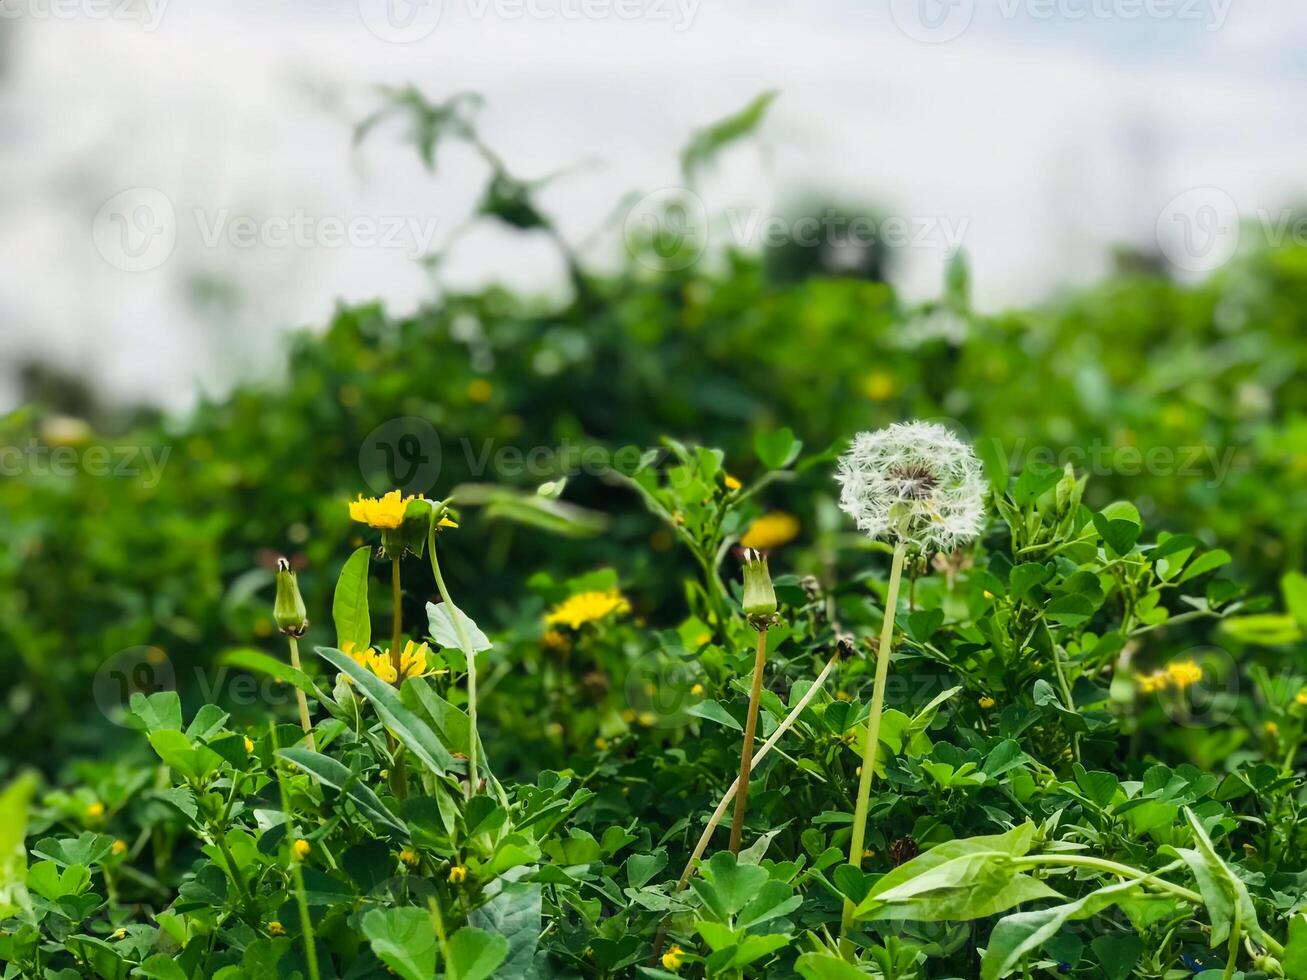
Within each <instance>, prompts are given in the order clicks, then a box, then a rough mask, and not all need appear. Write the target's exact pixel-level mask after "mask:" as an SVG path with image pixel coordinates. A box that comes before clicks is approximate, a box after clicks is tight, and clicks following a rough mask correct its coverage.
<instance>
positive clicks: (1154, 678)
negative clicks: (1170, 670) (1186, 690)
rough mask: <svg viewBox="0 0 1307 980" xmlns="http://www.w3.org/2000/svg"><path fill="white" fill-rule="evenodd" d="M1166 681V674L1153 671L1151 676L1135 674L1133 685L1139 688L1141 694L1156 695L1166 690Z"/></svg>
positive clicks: (1160, 671)
mask: <svg viewBox="0 0 1307 980" xmlns="http://www.w3.org/2000/svg"><path fill="white" fill-rule="evenodd" d="M1167 680H1168V678H1167V676H1166V672H1165V671H1162V670H1155V671H1153V672H1152V673H1151V674H1135V684H1137V685H1138V686H1139V693H1141V694H1156V693H1157V692H1158V691H1164V690H1166V685H1167Z"/></svg>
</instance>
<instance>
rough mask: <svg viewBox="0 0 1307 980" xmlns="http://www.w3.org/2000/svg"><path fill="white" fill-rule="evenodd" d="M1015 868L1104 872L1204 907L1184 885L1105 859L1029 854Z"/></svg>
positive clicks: (1015, 860)
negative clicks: (1079, 869) (1086, 869)
mask: <svg viewBox="0 0 1307 980" xmlns="http://www.w3.org/2000/svg"><path fill="white" fill-rule="evenodd" d="M1012 865H1013V866H1014V867H1028V868H1035V867H1048V866H1057V867H1067V868H1089V869H1091V870H1094V871H1102V872H1105V873H1106V874H1110V875H1116V876H1117V877H1118V878H1129V879H1131V880H1132V881H1141V882H1146V883H1147V884H1150V885H1155V886H1156V887H1157V888H1159V889H1161V890H1162V891H1165V892H1170V893H1171V894H1172V895H1174V896H1175V897H1176V898H1182V899H1184V900H1185V901H1186V902H1189V903H1190V904H1191V905H1204V904H1205V903H1204V902H1203V896H1201V895H1199V894H1198V893H1197V892H1195V891H1190V890H1189V889H1188V888H1185V887H1183V886H1182V885H1177V884H1174V883H1172V882H1169V881H1167V880H1166V879H1165V878H1158V877H1157V873H1155V872H1151V871H1140V870H1139V869H1138V868H1132V867H1130V865H1128V864H1118V863H1117V862H1116V861H1108V860H1106V859H1104V858H1096V857H1089V856H1087V855H1084V854H1028V855H1026V856H1024V857H1018V858H1013V859H1012Z"/></svg>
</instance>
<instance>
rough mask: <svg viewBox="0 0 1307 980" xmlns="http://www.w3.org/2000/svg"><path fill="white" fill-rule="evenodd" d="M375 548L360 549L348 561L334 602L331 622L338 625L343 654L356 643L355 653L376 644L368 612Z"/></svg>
mask: <svg viewBox="0 0 1307 980" xmlns="http://www.w3.org/2000/svg"><path fill="white" fill-rule="evenodd" d="M371 561H372V548H371V547H363V548H359V549H358V550H357V551H355V552H354V553H353V554H352V555H350V556H349V558H347V559H346V560H345V567H344V568H342V569H341V570H340V578H338V579H337V580H336V593H335V595H333V596H332V598H331V618H332V619H333V620H334V621H335V623H336V646H337V647H339V648H341V649H342V650H343V649H344V648H345V645H346V644H347V643H353V644H354V649H355V650H366V649H367V648H368V647H369V646H371V644H372V616H371V612H370V610H369V609H368V568H369V565H370V563H371Z"/></svg>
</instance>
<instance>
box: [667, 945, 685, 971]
mask: <svg viewBox="0 0 1307 980" xmlns="http://www.w3.org/2000/svg"><path fill="white" fill-rule="evenodd" d="M684 963H685V953H684V951H683V950H682V949H681V947H680V946H676V945H673V946H671V947H670V948H669V949H668V950H667V952H665V953H663V969H664V970H671V971H673V972H675V971H676V970H679V969H680V968H681V966H682V964H684Z"/></svg>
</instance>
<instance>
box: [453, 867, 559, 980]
mask: <svg viewBox="0 0 1307 980" xmlns="http://www.w3.org/2000/svg"><path fill="white" fill-rule="evenodd" d="M521 873H522V872H510V873H509V875H508V876H505V877H501V878H500V879H499V880H498V882H496V884H495V885H491V889H493V888H494V887H496V885H502V888H501V890H500V891H499V893H498V894H496V895H495V896H494V897H493V898H491V899H490V900H489V901H488V902H487V903H486V904H485V905H483V906H481V907H480V908H479V909H477V910H476V911H474V912H473V913H472V914H471V916H469V917H468V923H469V925H473V926H476V927H477V928H478V929H484V930H485V931H486V932H488V933H491V934H493V935H499V936H503V937H504V939H505V941H506V942H507V943H508V954H507V957H506V958H505V960H504V964H503V969H502V973H503V975H504V976H506V977H518V978H521V980H537V978H539V977H541V972H542V971H541V970H540V969H539V968H538V966H537V965H536V962H535V959H536V946H537V944H538V943H539V940H540V930H541V899H540V886H539V885H538V884H534V883H527V882H523V881H508V880H505V879H506V877H512V876H513V875H515V874H521Z"/></svg>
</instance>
